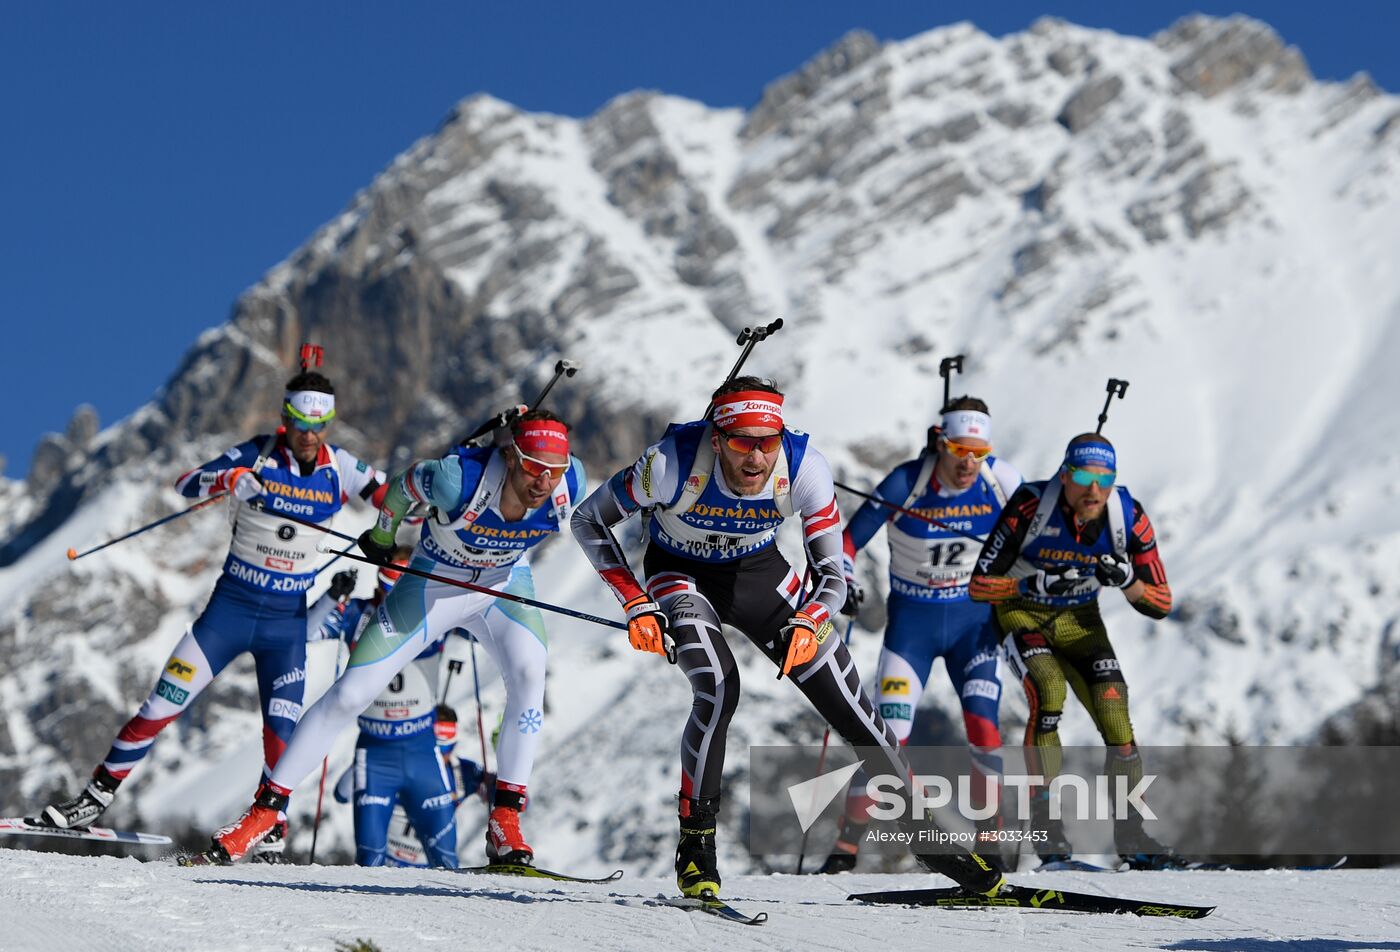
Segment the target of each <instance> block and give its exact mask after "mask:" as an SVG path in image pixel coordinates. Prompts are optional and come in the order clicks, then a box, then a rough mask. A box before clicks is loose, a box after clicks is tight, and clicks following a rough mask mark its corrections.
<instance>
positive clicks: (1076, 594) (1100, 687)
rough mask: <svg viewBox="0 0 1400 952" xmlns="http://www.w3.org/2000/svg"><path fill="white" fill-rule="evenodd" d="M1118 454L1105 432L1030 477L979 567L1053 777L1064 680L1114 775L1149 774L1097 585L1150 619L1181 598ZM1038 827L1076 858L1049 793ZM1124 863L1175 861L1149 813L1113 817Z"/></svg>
mask: <svg viewBox="0 0 1400 952" xmlns="http://www.w3.org/2000/svg"><path fill="white" fill-rule="evenodd" d="M1117 470H1118V462H1117V454H1116V452H1115V451H1114V448H1113V444H1111V443H1110V442H1109V441H1108V440H1107V439H1106V438H1104V437H1103V436H1101V435H1099V434H1096V433H1085V434H1081V435H1079V436H1076V437H1075V438H1074V439H1072V440H1070V442H1069V445H1068V446H1067V447H1066V448H1065V455H1064V460H1063V462H1062V464H1061V466H1060V470H1059V473H1058V475H1057V476H1056V477H1055V478H1052V479H1048V480H1044V481H1040V482H1033V483H1023V484H1022V486H1021V488H1020V489H1018V490H1017V491H1016V493H1015V495H1013V496H1012V497H1011V499H1010V500H1009V501H1008V502H1007V505H1006V508H1005V509H1004V510H1003V511H1002V514H1001V517H1000V518H999V519H998V520H997V524H996V526H995V527H994V528H993V529H992V532H991V535H990V536H988V537H987V541H986V543H985V544H984V545H983V547H982V551H981V553H980V554H979V555H978V558H977V565H976V567H975V568H974V569H973V573H972V581H971V584H970V586H969V592H970V594H971V596H972V597H973V598H974V599H976V600H978V601H981V602H990V603H991V604H992V606H993V609H994V611H995V615H996V621H997V625H998V628H999V629H1000V631H1001V632H1002V634H1003V643H1004V644H1005V646H1006V650H1007V654H1008V657H1009V659H1010V662H1011V667H1012V669H1013V670H1014V671H1015V672H1016V674H1017V675H1018V676H1019V677H1020V678H1021V681H1022V683H1023V684H1024V686H1025V689H1026V699H1027V701H1028V703H1029V705H1030V717H1029V721H1028V723H1027V726H1026V746H1028V747H1034V748H1036V751H1035V752H1036V754H1037V755H1038V762H1039V767H1040V769H1039V770H1038V771H1037V772H1038V773H1040V774H1042V775H1043V776H1045V777H1046V778H1047V779H1048V778H1050V777H1053V776H1054V775H1055V774H1056V773H1058V771H1059V766H1060V757H1061V755H1060V735H1059V721H1060V715H1061V714H1062V713H1063V711H1064V702H1065V697H1066V693H1067V692H1066V679H1068V682H1069V684H1070V686H1072V687H1073V688H1074V693H1075V694H1076V695H1078V696H1079V699H1080V701H1081V702H1082V703H1083V704H1084V707H1085V708H1086V709H1087V710H1088V711H1089V713H1090V715H1091V716H1092V717H1093V719H1094V724H1095V726H1097V728H1098V730H1099V733H1100V734H1101V735H1102V737H1103V740H1104V743H1105V744H1106V745H1107V747H1108V751H1107V757H1108V762H1107V772H1108V773H1109V774H1110V775H1113V776H1126V777H1127V778H1128V782H1129V784H1130V785H1136V783H1137V782H1138V780H1140V779H1141V777H1142V758H1141V756H1140V755H1139V753H1138V749H1137V744H1136V742H1135V741H1134V739H1133V726H1132V722H1131V720H1130V719H1129V717H1128V685H1127V683H1126V681H1125V680H1124V678H1123V671H1122V669H1121V667H1120V666H1119V663H1118V659H1117V657H1116V656H1115V655H1114V653H1113V646H1112V645H1111V644H1110V643H1109V640H1108V630H1107V629H1106V628H1105V627H1104V623H1103V619H1102V617H1100V615H1099V603H1098V598H1099V592H1100V591H1101V590H1102V589H1104V588H1117V589H1120V590H1121V591H1122V592H1123V596H1124V597H1125V598H1126V599H1127V600H1128V603H1129V604H1131V605H1132V606H1133V608H1135V609H1137V611H1139V612H1140V613H1142V614H1144V615H1146V616H1147V617H1149V618H1156V619H1160V618H1165V617H1167V614H1168V613H1169V612H1170V611H1171V606H1172V594H1171V589H1170V587H1168V585H1167V573H1166V570H1165V569H1164V568H1163V567H1162V560H1161V557H1160V554H1159V553H1158V551H1157V538H1156V533H1155V532H1154V531H1153V528H1152V523H1151V521H1150V520H1149V519H1148V518H1147V513H1146V512H1145V511H1144V510H1143V508H1142V504H1141V503H1139V502H1138V501H1137V500H1136V499H1134V498H1133V497H1132V495H1131V494H1129V492H1128V490H1127V489H1126V488H1125V487H1123V486H1115V485H1114V482H1115V480H1116V479H1117ZM1031 805H1032V812H1033V817H1032V829H1033V830H1035V831H1040V830H1044V831H1046V832H1047V833H1048V840H1045V841H1042V842H1041V843H1038V844H1037V850H1038V851H1040V853H1041V858H1042V860H1044V861H1046V862H1051V861H1056V860H1067V859H1069V857H1070V853H1071V849H1070V847H1069V844H1068V843H1067V842H1066V840H1065V838H1064V831H1063V828H1062V827H1061V825H1060V822H1059V821H1058V820H1051V819H1049V816H1048V800H1047V799H1046V797H1045V795H1044V792H1043V791H1042V793H1041V795H1040V796H1038V797H1036V798H1035V799H1033V800H1032V804H1031ZM1114 834H1115V838H1116V839H1117V841H1118V846H1119V850H1120V852H1122V853H1123V854H1124V858H1125V859H1126V860H1127V862H1128V863H1129V864H1130V865H1132V866H1134V867H1138V868H1156V867H1161V866H1167V865H1177V864H1178V863H1179V861H1178V860H1177V859H1176V857H1174V856H1173V855H1172V854H1171V853H1170V852H1169V851H1168V850H1167V849H1166V848H1165V847H1163V846H1162V845H1161V844H1160V843H1157V842H1156V841H1155V840H1153V839H1152V838H1151V837H1149V836H1147V834H1145V833H1144V832H1143V831H1142V820H1141V818H1140V817H1134V818H1132V819H1120V820H1119V821H1118V822H1117V823H1115V829H1114Z"/></svg>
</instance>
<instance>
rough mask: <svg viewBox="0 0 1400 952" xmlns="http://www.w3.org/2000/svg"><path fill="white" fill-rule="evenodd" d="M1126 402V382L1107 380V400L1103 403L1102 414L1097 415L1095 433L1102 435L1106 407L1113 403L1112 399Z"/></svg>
mask: <svg viewBox="0 0 1400 952" xmlns="http://www.w3.org/2000/svg"><path fill="white" fill-rule="evenodd" d="M1114 397H1117V398H1119V399H1120V400H1126V399H1127V397H1128V381H1126V380H1119V379H1117V378H1116V377H1109V378H1108V399H1106V400H1104V402H1103V412H1102V413H1100V414H1099V425H1098V426H1096V427H1094V432H1095V433H1103V425H1104V424H1105V423H1107V422H1108V405H1109V404H1110V403H1112V402H1113V398H1114Z"/></svg>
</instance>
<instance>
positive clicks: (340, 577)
mask: <svg viewBox="0 0 1400 952" xmlns="http://www.w3.org/2000/svg"><path fill="white" fill-rule="evenodd" d="M359 575H360V573H359V572H356V571H355V570H354V569H346V570H345V571H344V572H336V573H335V574H334V575H332V576H331V587H330V588H329V589H327V590H326V594H327V595H329V596H330V597H331V598H332V599H334V600H335V601H337V602H343V601H345V599H347V598H349V597H350V593H351V592H353V591H354V590H355V580H356V579H358V578H359Z"/></svg>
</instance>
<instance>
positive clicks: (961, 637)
mask: <svg viewBox="0 0 1400 952" xmlns="http://www.w3.org/2000/svg"><path fill="white" fill-rule="evenodd" d="M991 440H992V418H991V415H990V412H989V411H988V409H987V404H986V403H984V402H983V401H982V400H979V399H978V398H976V397H967V396H964V397H959V398H958V399H956V400H954V401H952V402H950V403H949V404H948V406H947V407H945V408H944V412H943V418H942V421H941V426H940V427H939V430H938V435H937V437H935V439H934V441H933V446H932V447H931V452H927V453H925V454H924V455H922V456H921V457H919V458H918V459H913V460H909V461H908V462H905V463H901V464H900V465H899V466H897V467H895V469H894V471H893V472H892V473H890V474H889V475H888V476H886V477H885V478H884V480H882V481H881V483H880V485H879V486H878V487H877V488H876V490H875V493H874V494H875V496H877V497H878V498H879V499H882V500H885V501H886V502H889V503H893V504H894V505H896V506H899V507H900V508H901V509H907V510H911V511H913V512H917V513H920V514H922V515H923V516H925V517H926V518H925V519H918V518H915V517H913V516H910V515H907V514H904V513H900V512H899V511H898V510H895V509H891V508H890V507H889V506H883V505H880V504H879V503H877V502H874V501H868V502H866V503H865V504H864V505H862V506H861V507H860V509H858V510H857V511H856V514H855V516H854V517H852V519H851V521H850V522H849V523H847V525H846V531H845V532H844V533H843V534H842V545H843V548H844V551H845V562H844V564H845V573H846V591H847V595H846V606H845V608H843V609H842V610H843V611H844V612H845V613H847V614H850V615H854V614H855V612H856V610H857V609H858V607H859V605H860V603H861V601H862V600H863V598H864V595H863V593H862V592H861V589H860V585H859V584H858V583H857V582H856V578H855V557H856V553H857V552H858V551H859V550H860V549H862V548H864V546H865V544H866V543H867V542H869V541H870V540H871V538H873V537H874V535H875V533H877V532H879V531H880V527H881V526H883V525H886V524H888V530H887V537H888V539H889V546H890V568H889V571H890V594H889V598H888V600H887V601H886V606H887V609H888V618H889V621H888V624H887V627H886V628H885V642H884V646H883V647H882V648H881V651H880V668H879V673H878V675H877V676H876V678H875V683H876V684H877V685H878V687H879V693H878V694H877V696H876V702H877V704H878V705H879V710H880V716H881V717H883V718H884V720H885V723H886V724H888V725H889V726H890V727H891V729H893V730H894V735H895V737H897V738H898V739H899V742H900V743H901V744H907V743H908V742H909V734H910V732H911V731H912V730H913V727H914V712H915V710H917V708H918V706H919V698H920V697H922V696H923V692H924V688H925V686H926V685H927V683H928V676H929V672H930V670H931V669H932V667H933V661H934V659H935V658H940V657H941V658H943V659H944V662H945V663H946V665H947V668H948V679H949V680H950V681H952V682H953V690H954V692H955V693H956V694H957V696H958V698H959V699H960V700H961V702H962V709H963V724H964V726H965V727H966V728H967V740H968V743H969V744H970V745H971V746H972V749H973V763H974V767H975V769H977V770H978V772H979V773H982V774H983V775H984V776H986V777H987V778H988V779H989V780H990V781H992V782H993V783H994V782H995V777H996V775H997V773H998V768H999V763H998V762H997V758H996V756H995V754H994V753H992V752H993V751H995V749H996V748H998V747H1000V746H1001V731H1000V728H999V726H998V723H999V710H998V709H999V706H1000V703H1001V679H1000V677H999V676H998V673H997V656H998V653H999V648H998V644H997V642H998V636H997V630H996V627H995V625H994V624H993V622H992V617H991V615H992V613H991V609H990V608H989V607H988V606H986V605H983V604H979V603H977V602H973V601H971V600H970V599H969V598H968V597H967V583H968V579H969V578H970V577H971V575H972V563H973V561H974V560H975V558H976V555H977V551H978V547H977V545H976V543H975V542H972V541H970V540H969V539H968V538H967V537H968V536H969V535H972V536H979V537H980V536H985V535H986V534H987V532H988V531H989V530H990V529H991V527H992V526H993V525H994V524H995V523H996V520H997V516H998V515H999V514H1000V513H1001V510H1002V508H1003V507H1004V506H1005V505H1006V500H1007V499H1008V498H1009V497H1010V496H1011V494H1012V493H1013V492H1015V491H1016V487H1017V486H1019V485H1020V484H1021V474H1020V473H1018V472H1017V471H1016V470H1015V469H1014V468H1013V467H1012V466H1011V464H1010V463H1008V462H1006V461H1005V460H1003V459H999V458H997V457H995V456H993V455H991V454H992V442H991ZM927 520H935V521H937V522H941V523H943V525H942V526H939V525H935V524H933V522H930V521H927ZM981 786H982V785H980V784H979V785H976V786H974V788H973V789H974V790H975V791H977V792H979V793H980V792H981V790H980V789H979V788H980V787H981ZM864 790H865V777H864V775H863V774H857V775H856V777H855V779H854V780H853V781H852V783H851V790H850V794H849V795H848V797H847V800H846V814H845V816H844V817H843V818H842V821H841V831H840V834H839V835H838V837H837V840H836V845H835V847H834V848H833V850H832V852H831V855H830V856H829V857H828V858H827V860H826V863H825V864H824V865H823V866H822V868H821V872H823V873H836V872H842V871H845V870H849V869H852V868H854V867H855V864H856V853H857V852H858V850H859V849H860V843H861V840H862V838H863V836H864V833H865V826H866V824H867V823H868V822H869V818H870V813H869V811H870V806H871V801H870V798H869V797H867V796H866V795H865V793H864ZM974 805H976V806H981V805H982V802H980V801H978V802H975V804H974ZM996 819H997V818H996V817H995V816H993V817H992V818H991V819H990V820H988V821H983V822H982V823H980V824H979V830H981V829H985V830H991V829H995V828H996V826H997V824H996ZM992 852H993V851H990V850H989V851H988V853H989V854H990V853H992ZM989 858H990V857H989Z"/></svg>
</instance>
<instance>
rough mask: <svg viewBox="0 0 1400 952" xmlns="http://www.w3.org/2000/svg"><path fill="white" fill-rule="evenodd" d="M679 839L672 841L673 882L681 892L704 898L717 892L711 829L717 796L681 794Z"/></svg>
mask: <svg viewBox="0 0 1400 952" xmlns="http://www.w3.org/2000/svg"><path fill="white" fill-rule="evenodd" d="M679 819H680V828H681V835H680V840H679V841H678V842H677V843H676V885H677V886H679V887H680V890H681V895H683V896H687V897H689V898H691V899H704V898H705V897H706V894H708V895H709V896H711V897H715V898H718V896H719V863H718V861H717V860H716V858H715V829H716V827H717V826H718V822H719V797H711V798H709V799H705V800H700V799H696V798H694V797H687V796H684V795H683V796H682V797H681V801H680V811H679Z"/></svg>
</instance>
